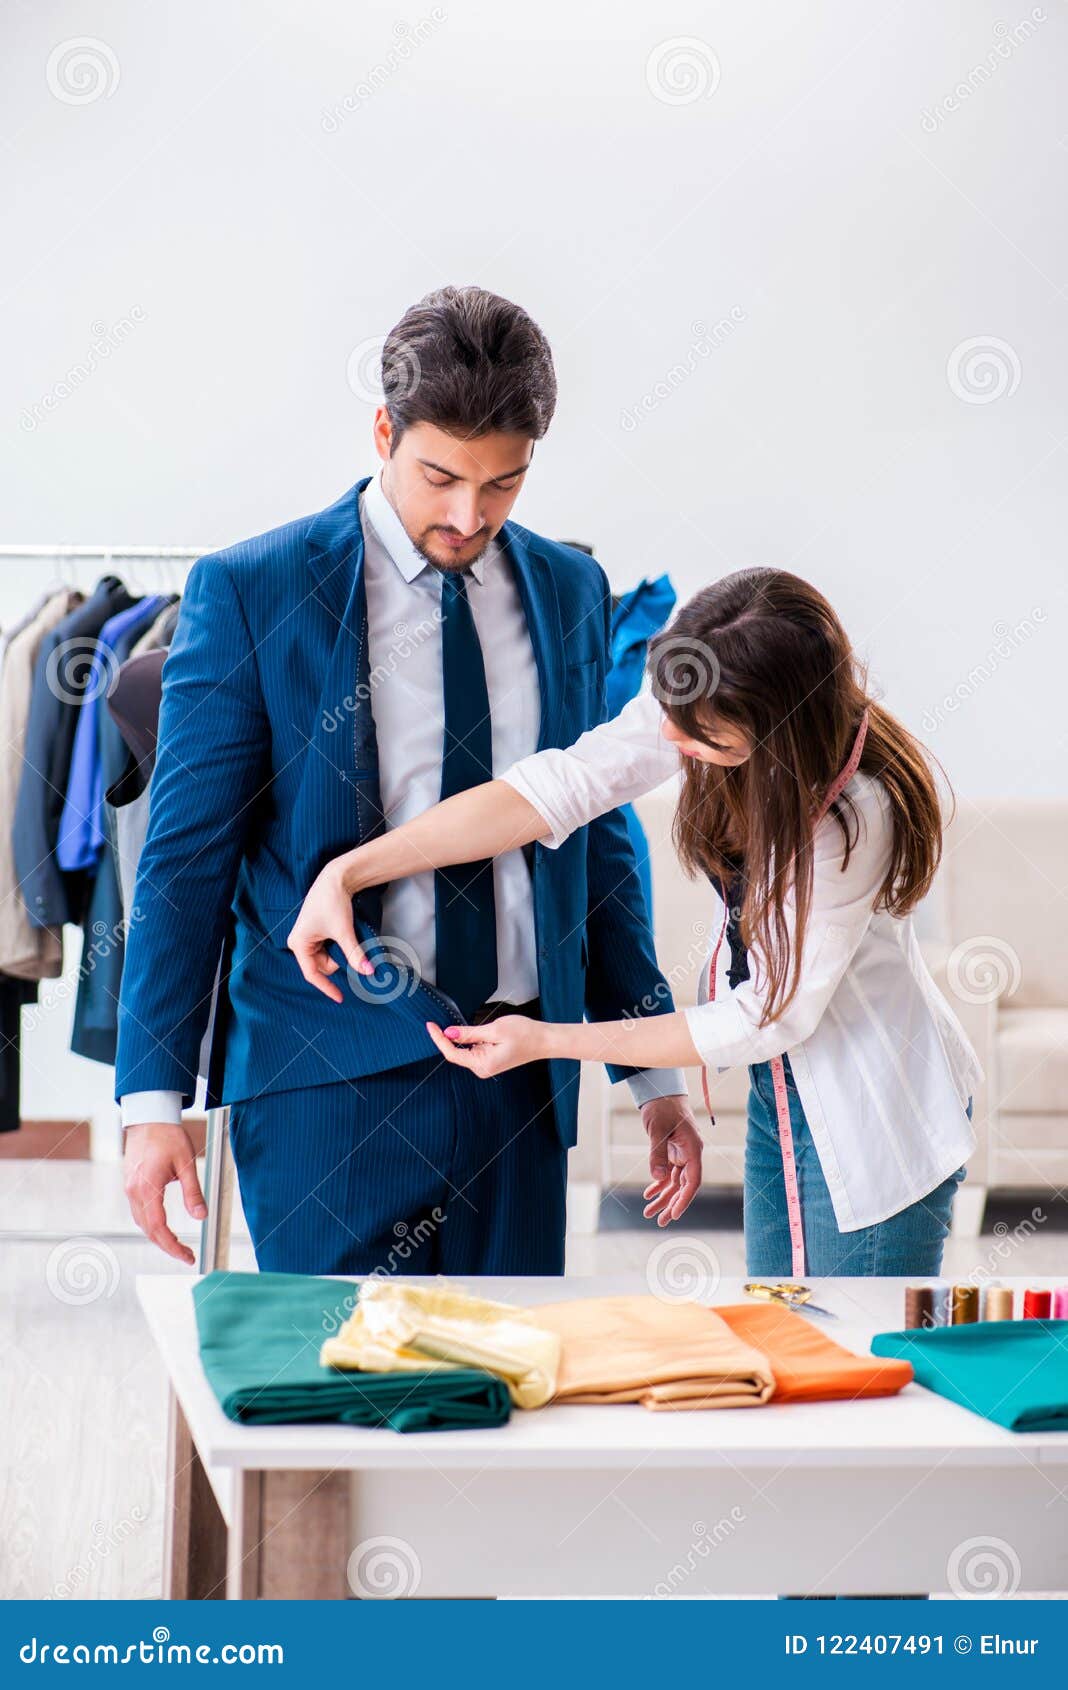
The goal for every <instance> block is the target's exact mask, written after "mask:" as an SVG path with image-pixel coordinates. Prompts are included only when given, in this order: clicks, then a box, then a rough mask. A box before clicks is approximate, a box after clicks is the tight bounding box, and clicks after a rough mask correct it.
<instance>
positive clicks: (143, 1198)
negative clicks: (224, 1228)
mask: <svg viewBox="0 0 1068 1690" xmlns="http://www.w3.org/2000/svg"><path fill="white" fill-rule="evenodd" d="M123 1165H124V1168H125V1179H124V1186H125V1191H126V1196H127V1198H128V1199H129V1203H130V1213H131V1214H132V1215H133V1218H134V1220H135V1221H136V1222H137V1224H138V1226H139V1227H140V1228H141V1231H142V1232H143V1233H144V1234H145V1237H146V1238H150V1239H151V1240H152V1242H153V1244H158V1245H159V1247H160V1249H161V1250H165V1251H166V1252H167V1254H168V1256H176V1257H177V1258H178V1260H179V1261H180V1262H186V1263H188V1264H189V1266H190V1267H191V1266H192V1265H193V1262H194V1261H195V1259H196V1258H195V1257H194V1255H193V1252H192V1250H191V1249H190V1248H189V1246H188V1244H182V1243H180V1242H179V1240H178V1239H177V1238H176V1237H175V1235H174V1233H173V1232H172V1231H171V1229H170V1227H169V1226H168V1225H167V1216H166V1212H165V1210H164V1207H163V1193H164V1192H165V1191H166V1189H167V1187H168V1185H169V1184H170V1182H171V1180H172V1179H176V1180H178V1181H179V1182H180V1184H181V1187H182V1196H183V1197H184V1198H185V1206H186V1208H187V1210H188V1211H189V1213H190V1214H191V1215H192V1217H193V1219H194V1220H196V1221H202V1220H203V1219H204V1216H205V1215H206V1214H207V1212H208V1206H207V1204H206V1203H205V1201H204V1193H203V1192H202V1191H201V1189H200V1181H199V1180H198V1179H197V1164H196V1157H195V1156H194V1153H193V1144H192V1140H191V1139H190V1137H189V1134H188V1133H187V1132H186V1130H185V1128H184V1127H176V1126H172V1125H168V1124H167V1123H165V1122H152V1123H148V1122H146V1123H145V1124H144V1125H143V1126H139V1127H127V1128H126V1143H125V1146H124V1151H123Z"/></svg>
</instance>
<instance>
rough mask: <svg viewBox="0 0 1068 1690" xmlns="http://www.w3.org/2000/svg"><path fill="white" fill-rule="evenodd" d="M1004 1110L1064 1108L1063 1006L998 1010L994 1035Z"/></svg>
mask: <svg viewBox="0 0 1068 1690" xmlns="http://www.w3.org/2000/svg"><path fill="white" fill-rule="evenodd" d="M996 1049H997V1076H998V1096H999V1099H1000V1104H1001V1110H1002V1113H1003V1114H1009V1115H1025V1114H1039V1115H1040V1114H1045V1113H1046V1112H1053V1111H1060V1112H1062V1113H1063V1112H1064V1111H1065V1110H1068V1009H1056V1008H1051V1009H1004V1008H1003V1009H1002V1010H1001V1011H1000V1013H999V1015H998V1026H997V1034H996Z"/></svg>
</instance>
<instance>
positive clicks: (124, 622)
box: [56, 593, 167, 873]
mask: <svg viewBox="0 0 1068 1690" xmlns="http://www.w3.org/2000/svg"><path fill="white" fill-rule="evenodd" d="M166 603H167V600H166V598H165V597H164V596H163V594H161V593H153V594H151V595H150V596H149V597H148V598H143V599H138V600H137V603H136V604H132V605H131V606H130V607H129V609H127V610H120V611H119V613H118V615H117V616H112V617H111V618H110V619H109V620H108V621H107V622H105V623H104V626H103V627H102V628H101V630H100V633H99V635H98V636H97V646H96V650H95V652H94V653H93V660H92V665H91V667H90V671H89V680H88V682H87V684H86V688H85V693H84V696H83V698H82V702H81V705H80V707H79V711H78V725H77V727H76V729H75V730H74V750H73V752H72V753H71V760H70V773H69V775H68V778H67V792H66V797H65V799H64V801H63V811H62V814H61V815H60V818H59V838H58V839H57V840H56V861H57V862H58V864H59V866H60V868H61V869H64V870H65V871H67V872H68V873H70V872H72V871H73V870H75V869H93V868H95V867H96V865H97V863H98V861H99V859H100V853H101V851H102V850H103V849H104V845H105V842H106V836H105V833H104V788H105V784H106V783H105V781H104V778H103V773H102V770H101V767H100V753H99V735H98V731H97V716H98V713H99V709H100V701H101V699H102V698H103V696H104V694H105V693H106V692H107V690H108V686H109V684H110V681H111V678H112V674H113V671H114V669H115V668H117V662H116V653H115V647H116V643H117V642H118V641H120V640H123V643H124V645H125V647H126V649H129V641H128V640H124V638H123V637H124V636H125V635H127V634H133V635H134V636H136V635H137V634H138V633H140V632H141V631H142V629H143V628H144V627H147V625H148V623H149V622H151V621H153V620H154V619H155V617H156V616H158V615H159V613H160V611H161V610H162V609H163V608H164V606H165V605H166Z"/></svg>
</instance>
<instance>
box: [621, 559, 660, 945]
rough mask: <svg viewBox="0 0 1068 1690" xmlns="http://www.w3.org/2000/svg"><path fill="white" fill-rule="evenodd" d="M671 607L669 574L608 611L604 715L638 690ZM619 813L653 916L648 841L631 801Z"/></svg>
mask: <svg viewBox="0 0 1068 1690" xmlns="http://www.w3.org/2000/svg"><path fill="white" fill-rule="evenodd" d="M674 608H675V589H674V587H673V586H672V585H671V577H670V576H669V575H658V576H657V578H656V580H655V581H650V580H648V579H646V580H644V581H639V583H638V585H637V586H636V587H632V588H631V590H630V592H629V593H624V594H623V596H622V598H620V599H619V600H618V601H617V603H616V607H615V609H614V610H613V612H612V632H611V652H612V667H611V668H610V669H609V671H608V715H609V717H612V716H618V715H619V712H620V711H621V710H622V708H623V706H624V705H625V704H629V703H630V701H631V699H632V698H636V697H637V695H638V694H639V693H640V692H641V690H642V677H643V676H644V674H645V659H646V654H647V652H648V650H649V641H650V640H651V639H652V637H653V635H654V634H658V633H659V632H660V630H661V628H662V627H663V626H664V623H665V622H666V621H667V619H668V617H669V616H670V615H671V612H672V610H673V609H674ZM619 813H620V815H621V816H622V817H623V820H624V822H625V823H626V827H627V832H628V833H629V835H630V842H631V844H632V845H633V847H634V860H635V866H636V867H637V870H638V879H639V880H640V881H641V886H642V893H643V895H644V897H645V909H646V914H647V915H648V917H649V920H650V922H651V921H652V919H653V877H652V871H651V868H650V865H649V841H648V840H647V839H646V837H645V829H644V828H643V827H642V824H641V822H640V821H639V820H638V817H637V815H636V814H635V810H634V806H633V804H624V805H623V808H622V809H621V810H620V812H619Z"/></svg>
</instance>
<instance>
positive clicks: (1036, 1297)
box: [1023, 1291, 1051, 1320]
mask: <svg viewBox="0 0 1068 1690" xmlns="http://www.w3.org/2000/svg"><path fill="white" fill-rule="evenodd" d="M1050 1300H1051V1299H1050V1293H1049V1292H1048V1291H1025V1292H1024V1300H1023V1317H1024V1319H1025V1320H1048V1319H1049V1308H1050Z"/></svg>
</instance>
